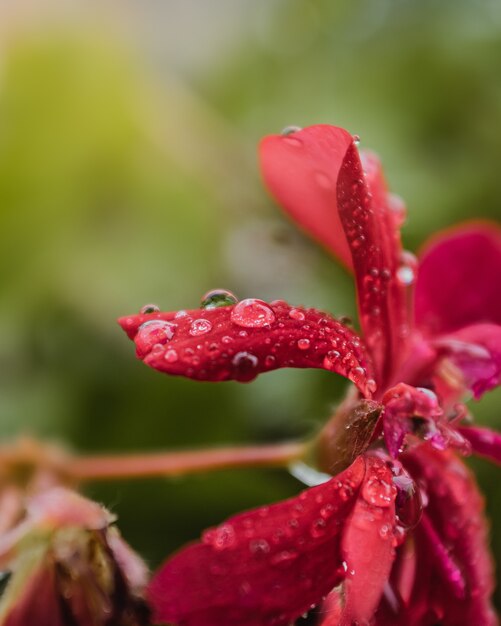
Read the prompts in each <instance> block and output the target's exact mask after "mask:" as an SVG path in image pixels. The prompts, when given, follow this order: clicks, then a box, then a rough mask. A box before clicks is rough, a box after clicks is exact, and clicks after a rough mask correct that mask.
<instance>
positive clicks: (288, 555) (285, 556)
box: [270, 550, 298, 566]
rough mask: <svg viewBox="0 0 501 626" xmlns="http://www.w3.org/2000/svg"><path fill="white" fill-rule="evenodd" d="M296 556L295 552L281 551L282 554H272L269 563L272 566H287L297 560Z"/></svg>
mask: <svg viewBox="0 0 501 626" xmlns="http://www.w3.org/2000/svg"><path fill="white" fill-rule="evenodd" d="M297 556H298V554H297V552H296V551H295V550H282V552H277V554H274V555H273V556H272V557H271V559H270V562H271V564H272V565H283V566H286V565H289V563H291V562H292V561H294V560H295V559H296V558H297Z"/></svg>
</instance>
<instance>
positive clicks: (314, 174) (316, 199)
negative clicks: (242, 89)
mask: <svg viewBox="0 0 501 626" xmlns="http://www.w3.org/2000/svg"><path fill="white" fill-rule="evenodd" d="M352 142H353V137H352V136H351V135H350V134H349V133H348V132H347V131H345V130H343V129H342V128H337V127H335V126H328V125H327V124H319V125H316V126H310V127H309V128H305V129H304V130H300V131H297V132H295V133H293V134H291V135H270V136H269V137H265V138H264V139H263V140H262V141H261V143H260V146H259V155H260V160H261V168H262V173H263V178H264V181H265V183H266V186H267V187H268V189H269V190H270V191H271V193H272V195H273V196H274V198H275V199H276V200H277V202H278V203H279V204H280V206H281V207H283V208H284V209H285V211H287V213H288V214H289V215H290V216H291V217H292V218H293V219H294V220H295V221H296V222H297V223H298V224H299V225H300V226H301V227H302V228H304V230H306V231H307V232H308V233H309V234H310V235H312V236H313V237H314V238H315V239H316V240H317V241H319V242H320V243H321V244H322V245H324V246H325V247H326V248H327V249H328V250H329V251H330V252H332V253H333V254H334V255H336V256H337V257H338V258H339V259H340V260H341V261H342V262H343V264H344V265H346V267H348V268H351V267H352V260H351V253H350V249H349V247H348V243H347V241H346V237H345V234H344V230H343V227H342V225H341V222H340V219H339V215H338V211H337V198H336V187H335V181H336V180H337V177H338V174H339V170H340V168H341V164H342V162H343V159H344V157H345V154H346V151H347V149H348V147H349V146H350V145H351V144H352Z"/></svg>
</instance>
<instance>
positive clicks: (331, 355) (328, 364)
mask: <svg viewBox="0 0 501 626" xmlns="http://www.w3.org/2000/svg"><path fill="white" fill-rule="evenodd" d="M340 358H341V353H340V352H338V351H337V350H330V351H329V352H327V354H326V355H325V357H324V362H323V366H324V367H325V369H327V370H329V369H334V368H335V367H336V363H337V362H338V361H339V359H340Z"/></svg>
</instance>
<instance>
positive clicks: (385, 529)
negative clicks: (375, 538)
mask: <svg viewBox="0 0 501 626" xmlns="http://www.w3.org/2000/svg"><path fill="white" fill-rule="evenodd" d="M390 533H391V526H390V525H389V524H383V525H382V526H381V528H380V529H379V536H380V537H381V539H388V538H389V536H390Z"/></svg>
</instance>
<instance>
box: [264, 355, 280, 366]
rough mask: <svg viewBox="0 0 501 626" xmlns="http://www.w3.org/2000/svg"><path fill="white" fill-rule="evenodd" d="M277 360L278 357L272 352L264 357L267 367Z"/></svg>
mask: <svg viewBox="0 0 501 626" xmlns="http://www.w3.org/2000/svg"><path fill="white" fill-rule="evenodd" d="M276 361H277V359H276V358H275V357H274V356H273V355H272V354H268V356H266V357H265V359H264V364H265V366H266V367H273V366H274V365H275V363H276Z"/></svg>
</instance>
